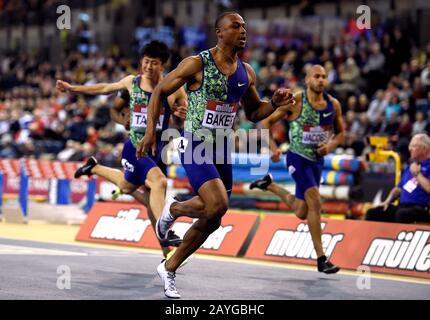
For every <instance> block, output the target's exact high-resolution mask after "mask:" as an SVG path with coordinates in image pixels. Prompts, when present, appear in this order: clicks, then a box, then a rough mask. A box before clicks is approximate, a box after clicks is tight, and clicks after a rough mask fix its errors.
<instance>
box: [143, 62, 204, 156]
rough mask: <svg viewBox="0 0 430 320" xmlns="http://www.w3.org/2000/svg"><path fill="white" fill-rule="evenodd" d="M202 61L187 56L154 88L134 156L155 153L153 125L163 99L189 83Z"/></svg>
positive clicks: (158, 115) (198, 70) (199, 68)
mask: <svg viewBox="0 0 430 320" xmlns="http://www.w3.org/2000/svg"><path fill="white" fill-rule="evenodd" d="M201 68H202V63H201V59H200V58H199V57H198V56H192V57H188V58H186V59H184V60H182V62H181V63H180V64H179V65H178V66H177V67H176V69H174V70H173V71H172V72H170V73H169V74H168V75H167V76H166V77H165V78H164V79H163V80H162V81H161V82H160V83H159V84H158V85H157V86H156V87H155V89H154V92H153V93H152V95H151V99H150V100H149V105H148V123H147V126H146V132H145V136H144V137H143V139H142V140H141V141H140V142H139V144H138V146H137V148H136V157H137V158H141V157H143V156H145V155H147V154H148V153H149V151H150V150H152V154H153V155H155V153H156V148H157V146H156V139H155V126H156V123H157V121H158V119H159V117H160V110H161V105H162V101H163V99H165V98H166V97H168V96H170V95H171V94H172V93H174V92H175V91H176V90H178V89H179V88H180V87H182V86H183V85H184V84H185V83H190V82H192V81H193V79H195V76H196V74H197V73H198V72H200V71H201Z"/></svg>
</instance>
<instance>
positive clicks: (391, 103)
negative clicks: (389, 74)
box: [385, 94, 402, 121]
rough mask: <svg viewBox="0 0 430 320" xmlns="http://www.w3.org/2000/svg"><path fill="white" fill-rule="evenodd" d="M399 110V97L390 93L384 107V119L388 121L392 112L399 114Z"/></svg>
mask: <svg viewBox="0 0 430 320" xmlns="http://www.w3.org/2000/svg"><path fill="white" fill-rule="evenodd" d="M401 110H402V109H401V107H400V103H399V97H398V96H397V95H395V94H392V95H391V96H390V98H389V100H388V104H387V106H386V107H385V121H390V119H391V114H392V113H396V114H397V115H399V114H400V111H401Z"/></svg>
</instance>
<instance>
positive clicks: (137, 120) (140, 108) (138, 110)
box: [132, 104, 164, 130]
mask: <svg viewBox="0 0 430 320" xmlns="http://www.w3.org/2000/svg"><path fill="white" fill-rule="evenodd" d="M147 119H148V108H147V107H146V105H140V104H138V105H135V106H134V109H133V119H132V126H133V127H135V128H146V126H147ZM163 121H164V110H163V109H162V110H161V113H160V117H159V118H158V122H157V125H156V130H162V129H163Z"/></svg>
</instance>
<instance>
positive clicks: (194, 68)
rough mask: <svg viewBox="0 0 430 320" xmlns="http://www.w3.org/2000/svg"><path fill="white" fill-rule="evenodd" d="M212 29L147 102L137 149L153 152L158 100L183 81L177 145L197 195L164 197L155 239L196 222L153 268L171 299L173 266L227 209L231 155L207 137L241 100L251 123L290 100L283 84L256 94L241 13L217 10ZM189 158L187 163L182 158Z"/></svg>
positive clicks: (222, 126) (227, 121) (228, 120)
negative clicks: (209, 40)
mask: <svg viewBox="0 0 430 320" xmlns="http://www.w3.org/2000/svg"><path fill="white" fill-rule="evenodd" d="M215 31H216V34H217V38H218V42H217V45H216V47H214V48H211V49H209V50H206V51H203V52H201V53H200V54H199V55H197V56H192V57H188V58H186V59H184V60H183V61H182V62H181V63H180V64H179V65H178V67H177V68H176V69H175V70H173V71H172V72H171V73H170V74H169V75H167V77H166V78H165V79H164V80H163V81H162V82H161V83H160V84H159V85H158V86H157V87H156V89H155V90H154V92H153V94H152V97H151V101H150V103H149V105H150V108H149V109H150V111H149V112H150V115H149V116H148V127H147V131H146V134H145V137H144V139H143V141H142V142H141V143H140V144H139V146H138V149H137V152H138V154H139V156H142V155H145V154H147V153H148V152H149V151H150V150H152V151H153V152H154V151H155V149H156V135H155V133H156V131H155V127H156V123H157V121H158V118H159V111H160V109H161V106H162V100H163V98H164V97H166V96H168V95H169V94H171V93H172V92H175V91H176V90H177V89H178V88H180V87H181V86H183V85H184V84H186V85H187V91H188V96H189V100H188V101H189V106H188V110H187V117H186V123H185V130H184V133H183V138H184V139H183V140H181V142H184V145H181V144H180V145H179V150H180V155H181V161H182V164H183V166H184V168H185V171H186V173H187V176H188V178H189V180H190V183H191V185H192V187H193V189H194V191H195V192H196V193H197V194H198V196H197V197H194V198H193V199H191V200H188V201H185V202H177V201H175V200H174V199H168V200H167V201H166V206H165V208H164V210H163V213H162V216H161V217H160V219H159V220H158V221H157V227H156V231H157V235H158V237H159V238H162V237H164V236H165V234H166V233H167V231H168V230H169V228H170V227H171V225H172V224H173V222H174V220H175V219H176V218H178V217H180V216H188V217H193V218H198V220H197V221H196V222H195V223H194V224H193V225H192V227H191V228H190V229H189V230H188V231H187V233H186V234H185V236H184V242H183V243H182V244H181V246H180V247H179V248H178V249H177V250H176V252H175V253H174V254H173V256H172V258H171V259H169V260H167V262H166V263H164V262H162V263H161V264H160V265H159V266H158V268H157V271H158V274H159V275H160V277H161V279H162V281H163V283H164V290H165V291H164V293H165V295H166V296H167V297H170V298H179V297H180V294H179V293H178V291H177V290H176V286H175V271H176V269H177V268H178V266H179V265H180V264H181V263H182V261H184V260H185V259H186V258H187V257H188V256H190V255H191V254H192V253H193V252H194V251H196V250H197V249H199V248H200V246H201V245H202V244H203V243H204V242H205V240H206V239H207V238H208V236H209V235H210V234H211V233H212V232H214V231H215V230H217V229H218V228H219V226H220V224H221V218H222V217H223V215H224V214H225V213H226V211H227V208H228V203H229V193H230V192H231V189H232V167H231V164H230V163H225V162H224V163H222V164H220V163H219V161H216V160H218V159H226V158H228V156H229V155H228V154H227V152H226V150H225V149H224V148H223V147H222V146H221V145H218V143H217V139H216V138H217V137H219V136H218V135H216V136H215V140H212V141H209V142H208V141H207V140H208V139H209V140H211V139H210V138H209V137H213V134H214V133H218V132H219V131H221V132H220V133H221V136H223V134H224V133H225V131H226V130H227V131H228V130H230V129H231V128H232V127H233V121H234V118H235V116H236V112H237V109H238V107H239V102H240V103H241V105H242V106H243V108H244V110H245V114H246V116H247V118H248V119H249V120H251V121H253V122H258V121H260V120H262V119H264V118H266V117H268V116H269V115H270V114H271V113H272V112H274V110H275V109H276V108H277V107H279V106H281V105H284V104H288V103H290V102H292V94H291V93H290V92H289V90H287V89H285V88H283V89H278V90H277V91H276V92H275V93H274V95H273V97H272V100H271V101H262V100H261V99H260V97H259V96H258V93H257V90H256V75H255V72H254V70H253V69H252V67H251V66H250V65H249V64H247V63H244V62H242V61H241V60H240V59H239V57H238V52H240V51H242V50H243V49H244V48H245V45H246V24H245V22H244V20H243V18H242V17H241V16H240V15H239V14H237V13H234V12H227V13H223V14H221V15H220V16H219V17H218V18H217V19H216V22H215ZM208 132H210V134H208ZM202 138H204V141H203V139H202ZM186 142H188V144H187V145H185V144H186ZM207 142H208V144H209V145H213V150H214V153H213V155H210V158H209V159H208V161H204V162H203V163H198V162H200V161H197V159H195V157H194V151H196V154H197V153H198V149H197V148H199V149H200V146H201V144H202V143H205V144H206V143H207ZM224 147H225V144H224ZM188 156H190V158H191V159H190V162H188V161H184V159H186V158H188ZM186 160H188V159H186Z"/></svg>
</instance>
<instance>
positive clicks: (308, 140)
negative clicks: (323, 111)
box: [302, 126, 331, 145]
mask: <svg viewBox="0 0 430 320" xmlns="http://www.w3.org/2000/svg"><path fill="white" fill-rule="evenodd" d="M330 135H331V126H317V127H312V126H304V127H303V135H302V143H303V144H308V145H309V144H311V145H318V144H320V143H326V142H327V141H328V140H329V139H330Z"/></svg>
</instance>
